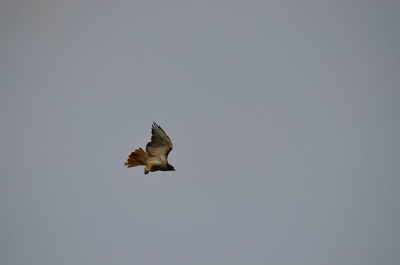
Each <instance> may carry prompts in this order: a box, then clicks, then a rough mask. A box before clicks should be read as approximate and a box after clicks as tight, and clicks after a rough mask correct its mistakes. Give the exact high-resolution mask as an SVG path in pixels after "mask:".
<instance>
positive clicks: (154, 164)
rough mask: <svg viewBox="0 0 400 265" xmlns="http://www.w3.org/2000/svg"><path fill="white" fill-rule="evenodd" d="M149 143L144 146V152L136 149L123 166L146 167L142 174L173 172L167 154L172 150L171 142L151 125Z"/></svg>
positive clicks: (155, 126) (162, 132) (158, 128)
mask: <svg viewBox="0 0 400 265" xmlns="http://www.w3.org/2000/svg"><path fill="white" fill-rule="evenodd" d="M151 134H152V136H151V141H150V142H149V143H147V145H146V151H144V150H143V149H142V148H139V149H136V150H135V152H132V153H131V154H130V155H129V158H128V161H127V162H125V166H127V167H128V168H129V167H136V166H140V165H143V166H146V167H145V168H144V173H145V174H148V173H149V172H154V171H159V170H160V171H171V170H172V171H175V169H174V167H173V166H172V165H170V164H169V163H168V159H167V157H168V154H169V152H170V151H171V150H172V142H171V139H169V137H168V135H167V134H166V133H165V132H164V130H163V129H162V128H161V127H160V126H158V125H157V123H155V122H154V123H153V126H152V128H151Z"/></svg>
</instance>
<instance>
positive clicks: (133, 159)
mask: <svg viewBox="0 0 400 265" xmlns="http://www.w3.org/2000/svg"><path fill="white" fill-rule="evenodd" d="M147 159H149V156H148V155H147V153H146V152H145V151H144V150H143V149H142V148H139V149H136V150H135V152H132V153H131V154H130V155H129V158H128V161H126V162H125V164H124V165H125V166H127V167H136V166H140V165H146V163H147Z"/></svg>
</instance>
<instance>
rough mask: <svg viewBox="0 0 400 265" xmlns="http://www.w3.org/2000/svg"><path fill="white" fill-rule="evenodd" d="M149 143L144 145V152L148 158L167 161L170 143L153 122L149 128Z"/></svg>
mask: <svg viewBox="0 0 400 265" xmlns="http://www.w3.org/2000/svg"><path fill="white" fill-rule="evenodd" d="M151 134H152V135H151V142H148V143H147V145H146V152H147V154H148V155H149V156H150V157H157V158H160V159H167V156H168V154H169V152H170V151H171V150H172V142H171V139H169V137H168V135H167V134H166V133H165V132H164V130H163V129H162V128H161V127H160V126H158V125H157V123H155V122H153V126H152V128H151Z"/></svg>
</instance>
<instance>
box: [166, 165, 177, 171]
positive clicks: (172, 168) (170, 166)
mask: <svg viewBox="0 0 400 265" xmlns="http://www.w3.org/2000/svg"><path fill="white" fill-rule="evenodd" d="M167 170H168V171H175V168H174V167H173V166H172V165H170V164H168V165H167Z"/></svg>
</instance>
